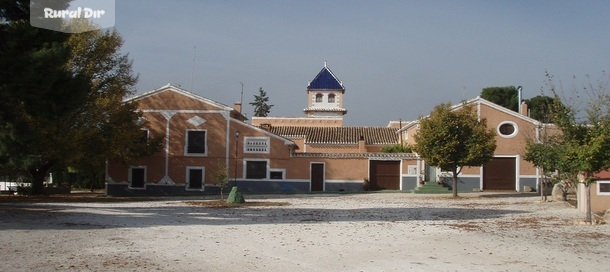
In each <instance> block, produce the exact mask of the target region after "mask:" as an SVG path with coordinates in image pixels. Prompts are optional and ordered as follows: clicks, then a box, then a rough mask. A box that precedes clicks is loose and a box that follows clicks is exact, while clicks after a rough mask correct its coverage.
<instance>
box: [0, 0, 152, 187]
mask: <svg viewBox="0 0 610 272" xmlns="http://www.w3.org/2000/svg"><path fill="white" fill-rule="evenodd" d="M58 3H63V4H65V5H64V8H65V7H66V6H67V4H66V1H58ZM0 4H1V5H2V6H0V16H2V17H0V21H2V22H3V23H2V24H0V37H2V42H1V44H0V65H1V66H2V67H3V69H2V71H1V72H0V100H2V101H3V107H0V165H2V168H1V169H0V171H2V172H5V173H11V174H13V175H14V174H28V175H29V176H30V178H31V182H32V193H34V194H39V193H42V188H43V180H44V179H45V177H46V176H47V175H48V173H49V172H50V171H51V170H54V169H55V170H61V169H65V168H66V167H67V166H74V167H76V168H79V169H81V170H82V169H86V170H92V171H93V170H94V169H95V171H103V169H104V162H105V160H106V159H115V158H120V159H122V160H124V161H130V160H134V159H136V158H137V157H140V156H142V155H146V154H149V153H151V152H154V151H153V150H155V149H156V148H158V147H156V145H155V143H157V142H158V143H160V141H159V140H152V141H142V140H141V139H142V131H141V127H142V125H143V124H144V122H142V121H141V119H140V117H141V115H140V114H139V113H137V112H135V111H134V110H135V109H136V105H135V104H123V103H122V98H123V97H124V96H125V95H127V94H130V93H131V92H132V88H133V86H134V85H135V83H136V80H137V78H136V77H134V76H133V75H132V74H131V63H130V62H129V60H128V58H127V56H126V55H122V54H120V53H119V48H120V46H121V44H122V40H121V38H120V36H119V35H118V34H117V33H116V32H87V33H82V34H66V33H60V32H54V31H50V30H45V29H39V28H34V27H31V26H30V25H29V22H28V20H29V1H17V2H12V1H8V2H7V1H2V2H0Z"/></svg>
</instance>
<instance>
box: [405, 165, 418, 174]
mask: <svg viewBox="0 0 610 272" xmlns="http://www.w3.org/2000/svg"><path fill="white" fill-rule="evenodd" d="M407 169H408V174H409V175H417V165H408V166H407Z"/></svg>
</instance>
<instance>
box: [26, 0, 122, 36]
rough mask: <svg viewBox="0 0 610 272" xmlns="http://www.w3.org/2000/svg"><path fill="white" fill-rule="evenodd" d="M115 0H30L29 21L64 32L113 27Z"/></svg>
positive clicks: (40, 26)
mask: <svg viewBox="0 0 610 272" xmlns="http://www.w3.org/2000/svg"><path fill="white" fill-rule="evenodd" d="M114 21H115V9H114V0H74V1H71V2H68V1H66V0H31V1H30V25H32V26H33V27H38V28H44V29H49V30H54V31H60V32H66V33H81V32H87V31H93V30H100V29H104V28H109V27H114Z"/></svg>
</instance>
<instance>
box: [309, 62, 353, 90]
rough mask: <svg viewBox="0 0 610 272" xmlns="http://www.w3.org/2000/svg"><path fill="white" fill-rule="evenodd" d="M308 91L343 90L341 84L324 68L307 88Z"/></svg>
mask: <svg viewBox="0 0 610 272" xmlns="http://www.w3.org/2000/svg"><path fill="white" fill-rule="evenodd" d="M307 89H308V90H345V87H343V83H342V82H341V81H339V79H337V77H336V76H335V74H333V72H332V71H331V70H330V69H329V68H328V67H327V66H326V62H324V68H322V70H321V71H320V72H319V73H318V75H317V76H316V77H315V78H314V79H313V80H312V81H311V82H310V83H309V86H307Z"/></svg>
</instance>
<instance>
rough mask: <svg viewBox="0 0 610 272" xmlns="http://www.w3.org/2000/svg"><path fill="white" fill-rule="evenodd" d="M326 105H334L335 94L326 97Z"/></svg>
mask: <svg viewBox="0 0 610 272" xmlns="http://www.w3.org/2000/svg"><path fill="white" fill-rule="evenodd" d="M328 103H335V94H329V95H328Z"/></svg>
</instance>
